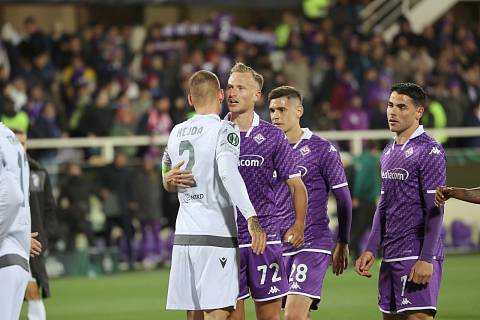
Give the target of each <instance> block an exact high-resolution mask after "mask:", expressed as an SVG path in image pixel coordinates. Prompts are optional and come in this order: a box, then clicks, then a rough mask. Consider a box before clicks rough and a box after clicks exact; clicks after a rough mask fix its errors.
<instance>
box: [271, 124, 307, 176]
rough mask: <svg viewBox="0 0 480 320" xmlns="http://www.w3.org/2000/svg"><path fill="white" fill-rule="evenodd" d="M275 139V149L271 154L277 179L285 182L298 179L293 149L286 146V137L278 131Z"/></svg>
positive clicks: (298, 173)
mask: <svg viewBox="0 0 480 320" xmlns="http://www.w3.org/2000/svg"><path fill="white" fill-rule="evenodd" d="M275 139H276V141H277V148H276V152H274V154H273V166H274V170H275V171H276V172H277V179H279V181H285V180H288V179H290V178H293V177H300V175H301V174H300V172H299V169H298V166H297V158H296V156H295V154H294V150H293V148H292V147H291V146H290V145H289V144H288V140H287V137H286V136H285V134H284V133H283V132H281V131H280V130H279V131H278V135H277V136H276V137H275Z"/></svg>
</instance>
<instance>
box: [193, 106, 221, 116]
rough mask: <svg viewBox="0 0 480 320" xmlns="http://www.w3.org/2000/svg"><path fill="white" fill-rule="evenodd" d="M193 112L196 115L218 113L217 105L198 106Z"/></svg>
mask: <svg viewBox="0 0 480 320" xmlns="http://www.w3.org/2000/svg"><path fill="white" fill-rule="evenodd" d="M195 113H196V114H198V115H208V114H216V115H218V107H217V106H213V105H212V106H198V107H195Z"/></svg>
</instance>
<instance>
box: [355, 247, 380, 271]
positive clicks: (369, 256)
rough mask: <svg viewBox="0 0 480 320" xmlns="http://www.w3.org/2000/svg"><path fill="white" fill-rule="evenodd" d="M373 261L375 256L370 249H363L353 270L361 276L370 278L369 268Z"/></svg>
mask: <svg viewBox="0 0 480 320" xmlns="http://www.w3.org/2000/svg"><path fill="white" fill-rule="evenodd" d="M374 262H375V256H374V255H373V253H372V252H371V251H365V252H364V253H362V255H361V256H360V257H359V258H358V259H357V261H356V262H355V272H356V273H358V275H360V276H362V277H367V278H370V277H371V276H372V274H371V273H370V268H371V267H372V265H373V263H374Z"/></svg>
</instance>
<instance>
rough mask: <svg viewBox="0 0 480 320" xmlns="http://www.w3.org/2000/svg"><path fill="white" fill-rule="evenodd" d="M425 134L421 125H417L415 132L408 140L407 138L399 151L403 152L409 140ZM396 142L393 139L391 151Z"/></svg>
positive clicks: (394, 138)
mask: <svg viewBox="0 0 480 320" xmlns="http://www.w3.org/2000/svg"><path fill="white" fill-rule="evenodd" d="M424 132H425V129H423V125H419V126H418V128H417V130H415V131H414V132H413V133H412V135H411V136H410V138H408V140H407V142H405V143H404V144H403V145H402V148H401V149H400V150H403V149H405V147H406V146H407V144H408V143H409V142H410V140H412V139H414V138H416V137H418V136H420V135H421V134H423V133H424ZM396 142H397V139H396V137H393V143H392V150H393V149H395V143H396Z"/></svg>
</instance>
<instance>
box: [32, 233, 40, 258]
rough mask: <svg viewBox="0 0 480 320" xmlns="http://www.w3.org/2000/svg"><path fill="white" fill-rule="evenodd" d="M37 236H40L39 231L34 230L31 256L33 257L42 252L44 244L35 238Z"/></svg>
mask: <svg viewBox="0 0 480 320" xmlns="http://www.w3.org/2000/svg"><path fill="white" fill-rule="evenodd" d="M36 237H38V232H33V233H32V238H31V240H30V256H31V257H36V256H39V255H40V254H41V253H42V244H41V243H40V241H38V240H37V239H35V238H36Z"/></svg>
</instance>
